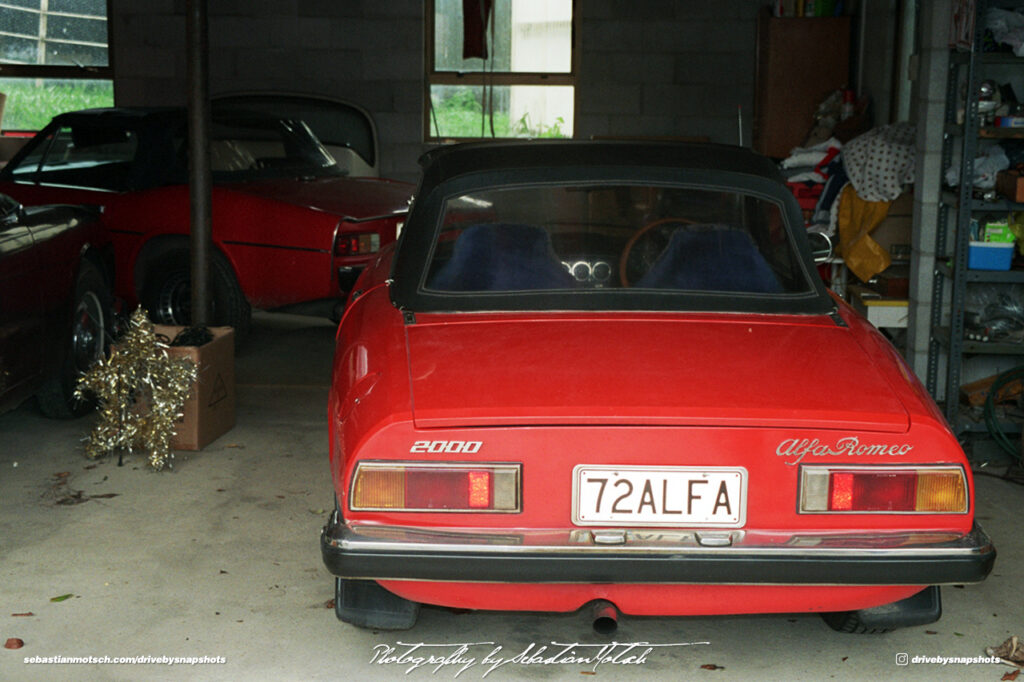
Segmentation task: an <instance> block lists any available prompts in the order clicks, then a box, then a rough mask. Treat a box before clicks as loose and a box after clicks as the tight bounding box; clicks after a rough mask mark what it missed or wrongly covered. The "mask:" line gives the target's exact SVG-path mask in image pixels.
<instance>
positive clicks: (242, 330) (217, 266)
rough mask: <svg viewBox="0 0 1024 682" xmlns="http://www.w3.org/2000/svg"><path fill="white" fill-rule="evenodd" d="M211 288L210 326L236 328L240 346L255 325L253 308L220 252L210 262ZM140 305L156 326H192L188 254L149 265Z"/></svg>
mask: <svg viewBox="0 0 1024 682" xmlns="http://www.w3.org/2000/svg"><path fill="white" fill-rule="evenodd" d="M210 284H211V288H212V290H213V291H212V298H213V306H212V311H211V312H212V319H211V326H215V327H234V329H235V343H236V345H237V344H238V343H240V342H241V341H242V340H243V339H244V338H245V337H246V336H247V335H248V334H249V329H250V327H251V325H252V308H251V307H250V306H249V302H248V301H247V300H246V299H245V294H243V293H242V289H241V287H239V286H238V280H237V279H235V273H234V271H233V270H232V269H231V266H230V265H229V264H228V262H227V260H226V259H225V258H224V257H223V256H222V255H220V254H219V253H217V254H214V256H213V258H212V259H211V262H210ZM141 302H142V305H143V307H145V308H146V310H147V311H148V312H149V318H150V319H151V320H153V321H154V322H156V323H157V324H171V325H180V326H189V325H191V324H192V266H191V260H190V256H189V254H188V252H185V251H177V252H174V253H171V254H168V255H166V256H164V257H163V258H161V259H160V260H158V261H156V262H154V263H153V264H151V265H150V266H149V268H148V269H147V273H146V278H145V286H144V288H143V290H142V296H141Z"/></svg>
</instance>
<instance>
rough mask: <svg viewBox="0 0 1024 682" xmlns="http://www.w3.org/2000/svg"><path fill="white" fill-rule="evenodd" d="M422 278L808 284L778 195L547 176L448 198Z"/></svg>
mask: <svg viewBox="0 0 1024 682" xmlns="http://www.w3.org/2000/svg"><path fill="white" fill-rule="evenodd" d="M425 274H426V277H425V281H424V283H423V289H424V290H425V291H426V292H434V293H439V294H446V293H447V294H474V293H475V294H481V295H486V294H496V293H506V294H507V293H511V292H517V291H522V292H540V291H552V292H571V291H576V290H580V291H582V290H594V289H618V290H625V289H635V290H637V292H638V293H639V292H644V291H647V292H650V291H661V292H669V291H671V292H702V293H732V294H736V295H743V294H751V295H756V296H766V295H767V296H771V295H783V296H785V295H792V294H807V293H810V292H811V291H812V290H813V287H812V285H811V284H810V282H809V281H808V278H807V272H806V269H805V268H803V267H801V260H800V256H799V255H798V252H797V250H796V249H795V248H794V245H793V244H792V243H791V240H790V239H789V237H788V232H787V230H786V229H785V224H784V219H783V212H782V209H781V208H780V206H779V205H778V204H776V203H774V202H772V201H769V200H767V199H764V198H761V197H759V196H754V195H749V194H743V193H739V192H735V191H728V190H719V189H707V188H693V187H672V186H662V185H638V184H615V185H608V184H600V185H577V184H564V185H557V184H545V185H542V186H521V187H508V188H497V189H485V190H478V191H473V192H470V193H466V194H460V195H455V196H450V197H448V198H446V199H445V201H444V205H443V210H442V213H441V225H440V229H439V230H438V231H437V232H436V237H435V239H434V242H433V245H432V247H431V250H430V255H429V263H428V265H427V270H426V273H425Z"/></svg>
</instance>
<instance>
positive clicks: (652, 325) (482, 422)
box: [406, 314, 909, 432]
mask: <svg viewBox="0 0 1024 682" xmlns="http://www.w3.org/2000/svg"><path fill="white" fill-rule="evenodd" d="M406 331H407V343H408V353H409V371H410V382H411V388H412V393H413V410H414V417H415V421H416V424H417V426H419V427H456V426H497V425H569V424H608V425H644V424H646V425H680V426H766V427H806V428H830V429H859V430H867V431H882V432H903V431H905V430H906V429H907V428H908V426H909V417H908V414H907V410H906V408H905V407H904V405H903V404H902V403H901V402H900V400H899V399H898V398H897V396H896V395H895V394H894V392H893V390H892V387H891V386H890V385H889V383H888V381H887V380H886V378H885V377H884V376H883V375H882V374H881V372H880V371H879V370H878V369H877V368H876V367H875V365H874V364H873V362H872V359H871V358H870V357H869V356H868V355H867V354H866V353H865V352H864V350H863V349H862V348H861V346H860V345H859V344H858V343H857V342H856V340H855V339H854V338H853V334H852V333H851V331H850V330H849V329H848V328H845V327H840V326H837V325H836V323H835V322H834V321H833V320H832V319H831V318H829V317H827V316H751V315H710V314H707V315H705V314H701V315H664V314H650V315H645V316H633V317H625V316H620V317H613V318H611V319H609V318H608V317H607V316H605V317H598V316H588V315H586V314H575V315H572V316H557V315H556V316H546V317H545V316H542V317H539V318H537V317H534V318H533V319H529V318H526V317H525V316H509V315H479V314H471V315H429V316H428V315H422V316H420V319H419V320H418V321H417V323H416V324H412V325H410V326H408V327H407V328H406Z"/></svg>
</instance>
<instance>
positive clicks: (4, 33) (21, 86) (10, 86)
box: [0, 0, 114, 132]
mask: <svg viewBox="0 0 1024 682" xmlns="http://www.w3.org/2000/svg"><path fill="white" fill-rule="evenodd" d="M108 15H109V0H0V93H3V94H4V95H5V102H4V104H3V109H2V117H0V130H3V131H5V132H6V131H12V130H39V129H40V128H42V127H43V126H44V125H46V123H47V122H48V121H49V120H50V119H51V118H52V117H53V116H55V115H57V114H59V113H61V112H64V111H74V110H76V109H88V108H92V107H101V106H112V105H113V103H114V85H113V80H112V77H113V70H112V68H111V63H110V49H109V45H110V31H109V24H108V21H107V18H108Z"/></svg>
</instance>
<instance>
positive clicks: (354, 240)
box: [334, 232, 380, 256]
mask: <svg viewBox="0 0 1024 682" xmlns="http://www.w3.org/2000/svg"><path fill="white" fill-rule="evenodd" d="M378 251H380V235H379V234H377V233H376V232H366V233H364V234H339V235H338V237H337V239H335V241H334V255H335V256H363V255H366V254H368V253H377V252H378Z"/></svg>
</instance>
